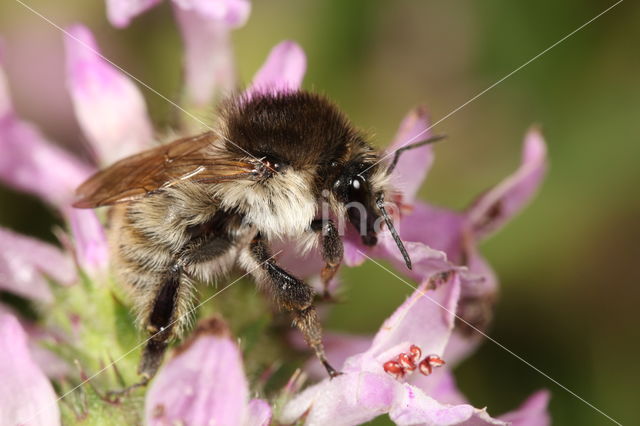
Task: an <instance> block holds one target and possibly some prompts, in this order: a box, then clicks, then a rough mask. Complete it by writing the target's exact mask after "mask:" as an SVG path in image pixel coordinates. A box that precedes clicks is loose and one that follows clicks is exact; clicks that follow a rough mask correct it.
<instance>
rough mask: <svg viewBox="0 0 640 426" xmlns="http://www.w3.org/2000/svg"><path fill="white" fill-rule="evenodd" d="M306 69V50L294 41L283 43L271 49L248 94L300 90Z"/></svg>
mask: <svg viewBox="0 0 640 426" xmlns="http://www.w3.org/2000/svg"><path fill="white" fill-rule="evenodd" d="M306 69H307V57H306V55H305V54H304V50H302V48H301V47H300V46H299V45H298V44H297V43H295V42H293V41H288V40H287V41H283V42H281V43H279V44H277V45H276V46H275V47H274V48H273V49H271V52H270V53H269V56H268V57H267V60H266V61H265V62H264V64H263V65H262V67H261V68H260V69H259V70H258V72H257V73H256V75H255V76H254V77H253V82H252V83H251V87H250V88H249V89H248V90H247V92H248V93H253V92H263V91H266V92H271V91H275V92H278V91H290V90H296V89H299V88H300V85H301V84H302V79H303V78H304V74H305V71H306Z"/></svg>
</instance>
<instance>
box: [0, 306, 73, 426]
mask: <svg viewBox="0 0 640 426" xmlns="http://www.w3.org/2000/svg"><path fill="white" fill-rule="evenodd" d="M0 377H2V386H0V419H2V422H3V424H11V425H15V424H37V425H59V424H60V411H59V408H58V404H57V397H56V394H55V392H54V390H53V387H52V386H51V383H49V380H47V378H46V376H45V375H44V373H43V372H42V371H41V370H40V368H39V367H38V366H37V365H36V364H35V362H34V361H33V359H32V358H31V354H30V352H29V348H28V346H27V338H26V335H25V333H24V331H23V330H22V327H20V324H19V323H18V320H17V319H16V318H15V317H14V316H12V315H6V314H4V315H0Z"/></svg>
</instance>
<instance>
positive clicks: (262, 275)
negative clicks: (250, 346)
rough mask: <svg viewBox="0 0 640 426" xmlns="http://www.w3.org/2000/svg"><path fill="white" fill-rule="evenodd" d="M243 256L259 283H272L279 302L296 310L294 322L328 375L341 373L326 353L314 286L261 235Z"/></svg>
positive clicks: (293, 310)
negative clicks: (275, 256)
mask: <svg viewBox="0 0 640 426" xmlns="http://www.w3.org/2000/svg"><path fill="white" fill-rule="evenodd" d="M240 258H241V262H242V263H243V266H244V267H245V269H247V270H249V271H250V272H251V274H252V276H253V277H254V279H255V280H256V281H258V283H259V284H262V285H265V284H266V285H269V286H270V287H271V288H270V290H271V293H272V295H273V297H274V299H275V301H276V303H277V304H278V305H279V306H280V307H282V308H284V309H286V310H287V311H289V312H291V313H292V314H293V324H294V325H295V326H296V327H297V328H298V329H299V330H300V331H301V332H302V334H303V336H304V339H305V341H306V342H307V344H308V345H309V346H310V347H311V348H312V349H313V350H314V352H315V354H316V356H317V357H318V359H319V360H320V362H321V363H322V365H324V367H325V369H326V370H327V373H329V376H331V377H336V376H338V375H339V374H340V373H339V372H338V371H337V370H336V369H335V368H333V367H332V366H331V364H329V361H328V360H327V357H326V355H325V353H324V346H323V345H322V327H321V326H320V320H319V319H318V314H317V313H316V309H315V307H314V306H313V296H314V293H313V289H312V288H311V287H310V286H309V285H308V284H306V283H305V282H304V281H301V280H299V279H298V278H296V277H294V276H293V275H291V274H289V273H288V272H286V271H285V270H284V269H282V268H280V267H279V266H278V265H277V264H276V262H275V261H274V260H272V258H271V255H270V254H269V250H268V248H267V246H266V244H265V242H264V240H263V239H262V238H261V237H260V235H258V236H256V237H255V238H254V239H253V241H252V242H251V244H250V245H249V247H248V248H247V249H245V250H244V251H243V252H242V253H241V255H240Z"/></svg>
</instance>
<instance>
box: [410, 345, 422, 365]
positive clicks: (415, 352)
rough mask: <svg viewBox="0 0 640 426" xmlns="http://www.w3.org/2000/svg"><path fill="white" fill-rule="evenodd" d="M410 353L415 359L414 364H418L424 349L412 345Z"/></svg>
mask: <svg viewBox="0 0 640 426" xmlns="http://www.w3.org/2000/svg"><path fill="white" fill-rule="evenodd" d="M409 353H410V354H411V358H413V362H417V361H418V360H419V359H420V357H421V356H422V349H420V348H419V347H418V346H416V345H411V347H410V348H409Z"/></svg>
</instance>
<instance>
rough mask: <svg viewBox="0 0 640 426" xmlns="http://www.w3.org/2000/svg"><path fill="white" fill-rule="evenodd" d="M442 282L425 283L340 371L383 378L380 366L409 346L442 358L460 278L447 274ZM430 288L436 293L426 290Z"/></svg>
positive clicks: (452, 320)
mask: <svg viewBox="0 0 640 426" xmlns="http://www.w3.org/2000/svg"><path fill="white" fill-rule="evenodd" d="M442 279H443V280H444V281H442V280H440V281H439V282H437V281H433V282H431V283H430V282H429V280H425V281H424V282H423V283H422V284H421V285H420V287H418V289H417V290H416V291H414V293H413V294H412V295H411V296H410V297H409V298H408V299H407V300H406V301H405V302H404V303H403V304H402V305H400V307H399V308H398V309H396V311H395V312H394V313H393V315H391V317H389V318H388V319H387V320H386V321H385V322H384V324H382V327H380V330H379V331H378V333H377V334H376V336H375V337H374V339H373V343H372V344H371V347H370V348H369V349H368V350H367V351H365V352H363V353H360V354H358V355H355V356H353V357H351V358H349V359H347V361H346V362H345V364H344V366H343V369H342V370H343V371H360V370H363V369H364V370H368V371H372V372H376V373H378V374H386V373H385V372H384V370H383V368H382V366H383V364H384V363H385V362H387V361H389V360H391V359H393V358H395V357H396V356H397V355H398V354H400V353H402V352H407V351H408V350H409V347H410V346H411V345H417V346H418V347H420V348H421V350H422V352H423V353H424V354H436V355H440V356H442V355H443V353H444V349H445V347H446V345H447V342H448V340H449V336H450V335H451V330H452V329H453V325H454V318H455V317H454V314H455V312H456V307H457V303H458V298H459V297H460V278H459V274H458V273H449V274H446V276H444V277H443V278H442ZM433 285H435V286H436V289H435V290H434V289H431V288H429V286H433ZM445 361H446V360H445Z"/></svg>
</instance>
